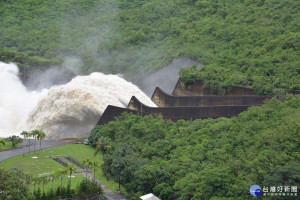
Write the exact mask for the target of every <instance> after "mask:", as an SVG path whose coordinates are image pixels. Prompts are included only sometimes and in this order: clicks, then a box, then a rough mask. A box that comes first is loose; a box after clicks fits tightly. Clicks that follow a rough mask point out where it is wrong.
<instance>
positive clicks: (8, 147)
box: [0, 141, 19, 151]
mask: <svg viewBox="0 0 300 200" xmlns="http://www.w3.org/2000/svg"><path fill="white" fill-rule="evenodd" d="M17 146H19V145H17ZM17 146H16V147H17ZM1 148H2V150H5V149H12V148H14V147H13V145H12V142H10V141H5V145H1ZM0 151H1V150H0Z"/></svg>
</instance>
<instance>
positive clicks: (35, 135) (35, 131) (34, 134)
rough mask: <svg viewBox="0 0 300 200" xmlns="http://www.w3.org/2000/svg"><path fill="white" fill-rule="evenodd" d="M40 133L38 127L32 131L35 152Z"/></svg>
mask: <svg viewBox="0 0 300 200" xmlns="http://www.w3.org/2000/svg"><path fill="white" fill-rule="evenodd" d="M39 133H40V131H39V130H37V129H35V130H33V131H31V132H30V136H32V137H33V138H34V151H33V152H35V145H36V139H37V137H38V135H39Z"/></svg>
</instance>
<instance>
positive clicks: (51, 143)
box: [0, 139, 68, 163]
mask: <svg viewBox="0 0 300 200" xmlns="http://www.w3.org/2000/svg"><path fill="white" fill-rule="evenodd" d="M30 141H31V142H30V150H31V152H32V151H33V150H34V140H33V139H31V140H30ZM65 144H68V142H65V141H58V140H43V141H42V149H48V148H52V147H57V146H61V145H65ZM36 150H40V142H39V141H37V143H36ZM28 152H29V141H28V139H27V140H24V141H23V142H22V143H21V144H20V145H19V147H18V148H17V149H9V150H4V151H0V163H1V162H3V161H4V160H7V159H9V158H12V157H15V156H19V155H22V154H25V153H28Z"/></svg>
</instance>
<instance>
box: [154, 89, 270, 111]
mask: <svg viewBox="0 0 300 200" xmlns="http://www.w3.org/2000/svg"><path fill="white" fill-rule="evenodd" d="M270 98H272V97H271V96H256V95H251V96H172V95H169V94H167V93H165V92H164V91H162V90H161V89H160V88H159V87H156V88H155V90H154V93H153V95H152V97H151V100H152V101H153V102H154V103H155V104H156V105H157V106H159V107H172V106H173V107H176V106H221V105H222V106H225V105H232V106H234V105H235V106H238V105H252V106H253V105H262V104H263V103H264V101H265V100H266V99H270Z"/></svg>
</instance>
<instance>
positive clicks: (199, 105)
mask: <svg viewBox="0 0 300 200" xmlns="http://www.w3.org/2000/svg"><path fill="white" fill-rule="evenodd" d="M224 91H225V95H224V96H218V95H216V94H214V93H213V92H212V91H210V90H209V89H207V88H204V87H203V83H202V82H201V81H195V82H194V83H193V84H192V85H190V86H189V87H188V88H187V89H186V88H185V86H184V84H183V82H182V81H181V79H179V80H178V81H177V84H176V86H175V88H174V90H173V95H174V96H172V95H169V94H167V93H165V92H164V91H162V90H161V89H160V88H159V87H157V88H156V89H155V91H154V93H153V95H152V98H151V99H152V101H153V102H154V103H155V104H156V105H157V106H158V107H149V106H146V105H144V104H143V103H141V102H140V101H139V100H138V99H137V98H136V97H135V96H133V97H131V99H130V102H129V104H128V106H127V108H120V107H116V106H111V105H109V106H108V107H107V108H106V110H105V111H104V113H103V115H102V116H101V118H100V120H99V121H98V123H97V124H98V125H103V124H106V123H108V122H110V121H114V120H115V119H116V117H117V116H119V115H120V114H122V113H123V112H129V113H133V114H138V115H142V116H144V115H149V114H151V115H155V114H161V115H162V116H163V117H164V118H165V119H170V120H172V121H177V120H180V119H184V120H194V119H199V118H201V119H206V118H218V117H232V116H236V115H238V114H239V113H241V112H243V111H245V110H247V109H248V108H249V107H251V106H257V105H262V104H263V102H264V101H265V100H266V99H269V98H272V97H271V96H256V95H254V92H253V90H252V89H248V88H239V87H233V88H231V90H227V88H224Z"/></svg>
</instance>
